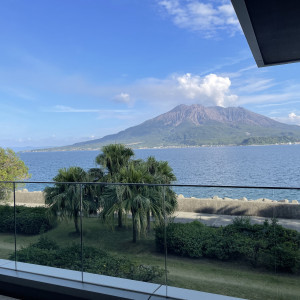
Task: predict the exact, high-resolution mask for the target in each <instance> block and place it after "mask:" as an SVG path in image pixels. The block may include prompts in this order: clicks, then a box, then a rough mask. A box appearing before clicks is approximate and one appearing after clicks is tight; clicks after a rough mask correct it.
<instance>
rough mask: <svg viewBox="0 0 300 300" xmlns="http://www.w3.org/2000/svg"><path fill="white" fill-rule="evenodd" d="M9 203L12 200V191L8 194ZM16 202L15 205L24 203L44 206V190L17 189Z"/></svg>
mask: <svg viewBox="0 0 300 300" xmlns="http://www.w3.org/2000/svg"><path fill="white" fill-rule="evenodd" d="M8 202H9V204H11V203H13V202H14V195H13V193H11V194H10V196H9V199H8ZM16 204H17V205H25V206H44V205H45V197H44V192H41V191H36V192H28V190H26V189H23V190H18V191H16Z"/></svg>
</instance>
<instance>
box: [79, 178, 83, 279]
mask: <svg viewBox="0 0 300 300" xmlns="http://www.w3.org/2000/svg"><path fill="white" fill-rule="evenodd" d="M79 187H80V247H81V250H80V251H81V281H82V282H83V270H84V268H83V236H82V234H83V233H82V184H81V183H80V184H79Z"/></svg>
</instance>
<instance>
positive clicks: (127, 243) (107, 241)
mask: <svg viewBox="0 0 300 300" xmlns="http://www.w3.org/2000/svg"><path fill="white" fill-rule="evenodd" d="M83 228H84V230H83V242H84V245H85V246H93V247H100V248H102V249H105V250H107V251H109V252H112V253H115V254H119V255H123V256H126V257H128V258H131V259H133V260H135V261H137V262H139V263H142V264H149V265H157V266H160V267H162V268H163V267H164V265H165V261H164V255H163V254H160V253H157V252H156V249H155V243H154V236H153V233H151V234H150V235H149V236H148V237H142V238H141V239H140V240H139V241H138V242H137V243H136V244H134V243H132V242H131V238H132V235H131V226H130V224H129V223H128V228H126V229H122V230H117V229H115V230H112V229H111V228H109V227H107V226H105V225H103V224H101V223H100V222H99V220H98V219H96V218H86V219H84V222H83ZM45 235H46V236H48V237H49V238H51V239H53V240H55V241H56V242H57V243H58V244H59V245H61V246H64V245H69V244H72V243H80V238H79V237H78V236H76V235H75V234H74V224H73V223H72V222H62V223H60V224H59V225H58V227H57V228H55V229H53V230H51V231H49V232H47V233H46V234H45ZM38 238H39V236H20V235H18V236H17V248H18V249H19V248H21V247H22V246H27V245H29V244H30V243H33V242H35V241H37V240H38ZM13 251H14V236H13V235H9V234H0V258H8V256H9V254H10V253H12V252H13ZM70 255H72V253H70ZM167 268H168V273H167V277H168V284H169V285H171V286H177V287H181V288H188V289H195V290H200V291H205V292H211V293H217V294H223V295H229V296H236V297H240V298H245V299H270V300H271V299H272V300H273V299H274V300H275V299H282V300H288V299H293V300H294V299H299V300H300V276H296V275H290V274H273V273H270V272H267V271H262V270H258V269H254V268H252V267H250V266H247V265H243V264H241V263H232V262H231V263H229V262H220V261H213V260H207V259H189V258H183V257H177V256H173V255H172V256H171V255H168V259H167ZM160 282H161V283H164V282H165V279H164V278H161V280H160Z"/></svg>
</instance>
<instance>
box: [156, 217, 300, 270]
mask: <svg viewBox="0 0 300 300" xmlns="http://www.w3.org/2000/svg"><path fill="white" fill-rule="evenodd" d="M164 232H165V229H164V227H162V226H161V227H157V228H156V230H155V240H156V246H157V249H158V250H159V251H163V249H164ZM166 242H167V248H168V252H169V253H173V254H177V255H181V256H187V257H193V258H201V257H208V258H213V259H218V260H244V261H246V262H249V263H250V264H252V266H254V267H265V268H267V269H271V270H275V271H285V272H299V271H300V234H299V233H298V232H297V231H295V230H291V229H286V228H284V227H282V226H280V225H278V224H277V221H276V220H275V219H274V220H272V222H271V223H270V222H268V221H265V222H264V224H263V225H258V224H255V225H252V224H251V223H250V219H249V218H243V217H238V218H236V219H235V220H234V222H233V223H232V224H230V225H227V226H225V227H220V228H212V227H207V226H204V225H203V224H201V223H200V222H197V221H194V222H192V223H188V224H180V223H169V224H168V225H167V228H166Z"/></svg>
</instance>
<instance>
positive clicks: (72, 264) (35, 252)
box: [10, 237, 164, 281]
mask: <svg viewBox="0 0 300 300" xmlns="http://www.w3.org/2000/svg"><path fill="white" fill-rule="evenodd" d="M10 259H14V254H12V255H11V257H10ZM17 259H18V261H21V262H27V263H32V264H38V265H45V266H50V267H57V268H63V269H70V270H77V271H81V270H82V268H81V247H80V245H79V244H73V245H70V246H66V247H59V246H58V245H57V244H56V243H55V242H54V241H52V240H50V239H48V238H46V237H41V238H40V239H39V241H38V242H37V243H35V244H32V245H30V246H28V247H26V248H22V249H21V250H18V251H17ZM83 264H84V265H83V269H84V271H85V272H89V273H94V274H102V275H108V276H115V277H122V278H127V279H133V280H140V281H153V280H154V279H156V278H159V277H161V276H162V275H163V274H164V271H163V269H161V268H159V267H156V266H148V265H141V264H138V263H136V262H134V261H131V260H129V259H128V258H125V257H122V256H117V255H112V254H110V253H108V252H106V251H103V250H101V249H97V248H93V247H84V248H83Z"/></svg>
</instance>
